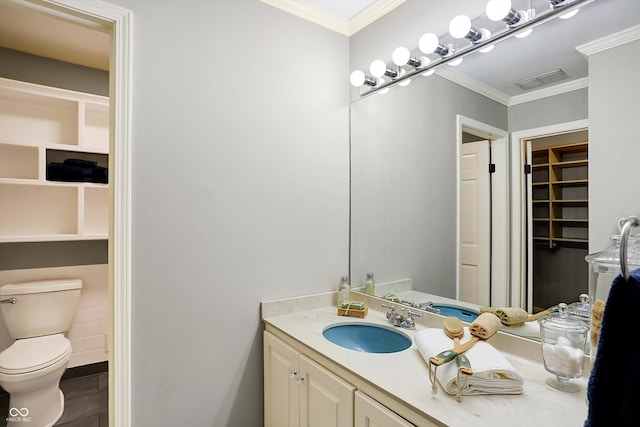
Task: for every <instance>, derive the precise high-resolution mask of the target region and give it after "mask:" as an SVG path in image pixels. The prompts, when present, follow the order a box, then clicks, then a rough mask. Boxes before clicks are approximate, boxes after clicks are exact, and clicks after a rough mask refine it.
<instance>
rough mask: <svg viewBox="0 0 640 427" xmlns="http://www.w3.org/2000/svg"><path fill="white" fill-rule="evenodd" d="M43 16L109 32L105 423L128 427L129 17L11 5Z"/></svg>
mask: <svg viewBox="0 0 640 427" xmlns="http://www.w3.org/2000/svg"><path fill="white" fill-rule="evenodd" d="M12 3H14V4H16V5H18V6H24V7H27V8H30V9H33V10H36V11H38V12H39V13H41V14H44V15H45V16H49V17H54V18H56V19H59V20H62V21H68V22H73V23H75V24H79V25H81V26H84V27H87V28H94V29H101V30H102V31H107V32H109V33H110V35H111V37H110V53H111V55H110V59H111V60H110V66H109V100H110V104H109V111H108V115H109V123H110V125H109V128H110V129H109V153H110V155H109V169H110V176H109V181H110V187H109V199H110V203H109V206H110V210H111V212H110V213H111V215H110V219H109V226H108V228H109V231H108V235H109V240H108V259H109V260H108V270H109V271H108V276H109V291H108V299H109V301H110V303H111V304H110V305H111V307H110V310H109V316H110V321H109V329H108V330H109V340H108V341H109V342H108V349H109V360H108V364H109V368H108V370H109V386H108V389H109V423H110V424H111V425H117V426H122V427H127V426H129V425H131V414H130V412H131V409H130V406H131V404H130V400H131V396H130V395H131V349H130V343H131V307H130V304H131V303H130V301H131V262H130V256H131V255H130V248H131V229H130V218H131V180H130V172H131V166H130V154H129V153H130V145H131V144H130V140H131V126H132V125H131V98H132V91H131V80H132V77H131V74H132V71H131V62H132V57H131V46H132V41H131V40H132V39H131V38H132V28H131V27H132V12H131V11H130V10H127V9H124V8H121V7H119V6H115V5H113V4H110V3H106V2H103V1H100V0H83V1H82V2H78V1H76V0H55V1H52V0H48V1H41V0H14V1H13V2H12Z"/></svg>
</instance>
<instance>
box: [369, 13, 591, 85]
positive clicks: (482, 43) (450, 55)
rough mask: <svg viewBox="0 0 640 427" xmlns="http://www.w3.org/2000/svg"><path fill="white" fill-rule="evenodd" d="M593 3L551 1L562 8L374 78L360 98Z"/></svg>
mask: <svg viewBox="0 0 640 427" xmlns="http://www.w3.org/2000/svg"><path fill="white" fill-rule="evenodd" d="M594 1H596V0H564V1H561V0H560V1H556V0H551V3H550V4H551V5H552V6H553V5H554V3H558V4H560V3H561V4H562V7H550V8H549V9H546V10H544V11H541V12H539V13H535V16H533V17H532V18H531V19H529V20H527V21H526V22H522V20H520V22H518V25H507V26H506V27H505V29H504V30H503V31H501V32H497V33H496V34H494V35H492V36H490V37H486V38H483V39H481V40H478V41H476V42H473V43H471V44H470V45H468V46H466V47H463V48H458V49H457V50H454V49H453V48H452V47H449V46H446V48H447V53H446V54H445V55H442V54H441V53H438V52H435V53H436V54H438V55H439V56H438V58H437V59H436V60H434V61H432V62H428V61H423V62H422V66H421V67H415V68H414V67H412V69H410V70H407V71H406V72H404V73H401V72H398V76H397V77H396V78H394V79H393V80H388V81H381V80H382V79H380V80H378V81H377V82H376V84H374V85H372V84H371V83H373V81H375V78H370V79H372V80H373V81H372V82H371V83H368V85H369V86H370V87H371V89H369V90H368V91H366V92H365V93H360V96H361V97H365V96H368V95H372V94H374V93H376V92H379V91H381V90H383V89H387V90H388V89H389V88H390V87H391V86H395V85H396V84H400V83H401V82H402V81H404V80H407V79H411V78H412V77H414V76H415V75H416V74H423V75H430V74H432V73H433V72H434V71H435V70H436V69H437V68H439V67H441V66H443V65H445V64H448V63H451V62H453V61H455V60H462V58H463V57H465V56H467V55H469V54H471V53H473V52H476V51H479V50H482V49H488V48H489V46H490V45H492V44H495V43H497V42H499V41H502V40H506V39H508V38H511V37H513V36H515V35H516V34H517V33H522V32H523V31H526V30H532V29H533V28H535V27H537V26H538V25H540V24H544V23H545V22H548V21H551V20H552V19H554V18H556V17H559V16H561V15H566V14H567V13H568V12H571V11H573V10H577V9H579V8H580V7H582V6H586V5H587V4H589V3H592V2H594ZM485 16H486V15H482V16H481V17H480V18H479V19H482V18H483V17H485ZM438 46H439V47H440V48H442V49H444V48H445V46H443V45H438ZM425 58H426V57H425ZM426 59H428V58H426ZM401 68H402V66H399V68H398V70H400V69H401ZM402 71H405V70H402ZM367 77H368V76H367ZM361 86H362V85H361Z"/></svg>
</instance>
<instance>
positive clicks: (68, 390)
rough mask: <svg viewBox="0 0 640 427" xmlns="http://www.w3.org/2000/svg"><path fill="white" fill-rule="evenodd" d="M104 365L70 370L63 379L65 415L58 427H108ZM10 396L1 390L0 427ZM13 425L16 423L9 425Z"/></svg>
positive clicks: (103, 363) (105, 364)
mask: <svg viewBox="0 0 640 427" xmlns="http://www.w3.org/2000/svg"><path fill="white" fill-rule="evenodd" d="M107 369H108V368H107V362H101V363H95V364H92V365H87V366H80V367H77V368H70V369H67V371H66V372H65V373H64V375H63V376H62V380H61V381H60V389H61V390H62V392H63V393H64V413H63V414H62V418H60V420H58V422H57V423H56V424H55V425H56V426H57V427H108V425H109V389H108V385H109V380H108V376H109V374H108V373H107ZM8 413H9V394H8V393H7V392H5V391H4V390H2V389H0V414H4V415H3V416H2V418H0V425H2V426H6V425H7V421H6V417H7V414H8ZM11 425H15V423H11Z"/></svg>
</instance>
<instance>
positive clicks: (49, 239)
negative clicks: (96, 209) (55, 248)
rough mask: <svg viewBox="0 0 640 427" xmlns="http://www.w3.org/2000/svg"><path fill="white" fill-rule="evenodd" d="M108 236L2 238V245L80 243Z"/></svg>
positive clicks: (0, 238) (67, 235)
mask: <svg viewBox="0 0 640 427" xmlns="http://www.w3.org/2000/svg"><path fill="white" fill-rule="evenodd" d="M108 238H109V235H108V234H92V235H86V236H80V235H78V234H55V235H44V236H2V237H0V243H27V242H58V241H65V242H69V241H80V240H83V241H84V240H107V239H108Z"/></svg>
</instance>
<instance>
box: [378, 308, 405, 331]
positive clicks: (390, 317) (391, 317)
mask: <svg viewBox="0 0 640 427" xmlns="http://www.w3.org/2000/svg"><path fill="white" fill-rule="evenodd" d="M380 305H381V306H382V307H385V308H388V309H389V311H387V322H388V323H390V324H391V325H394V326H400V322H401V321H402V316H401V315H400V314H398V313H396V308H395V307H394V306H392V305H387V304H380Z"/></svg>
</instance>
